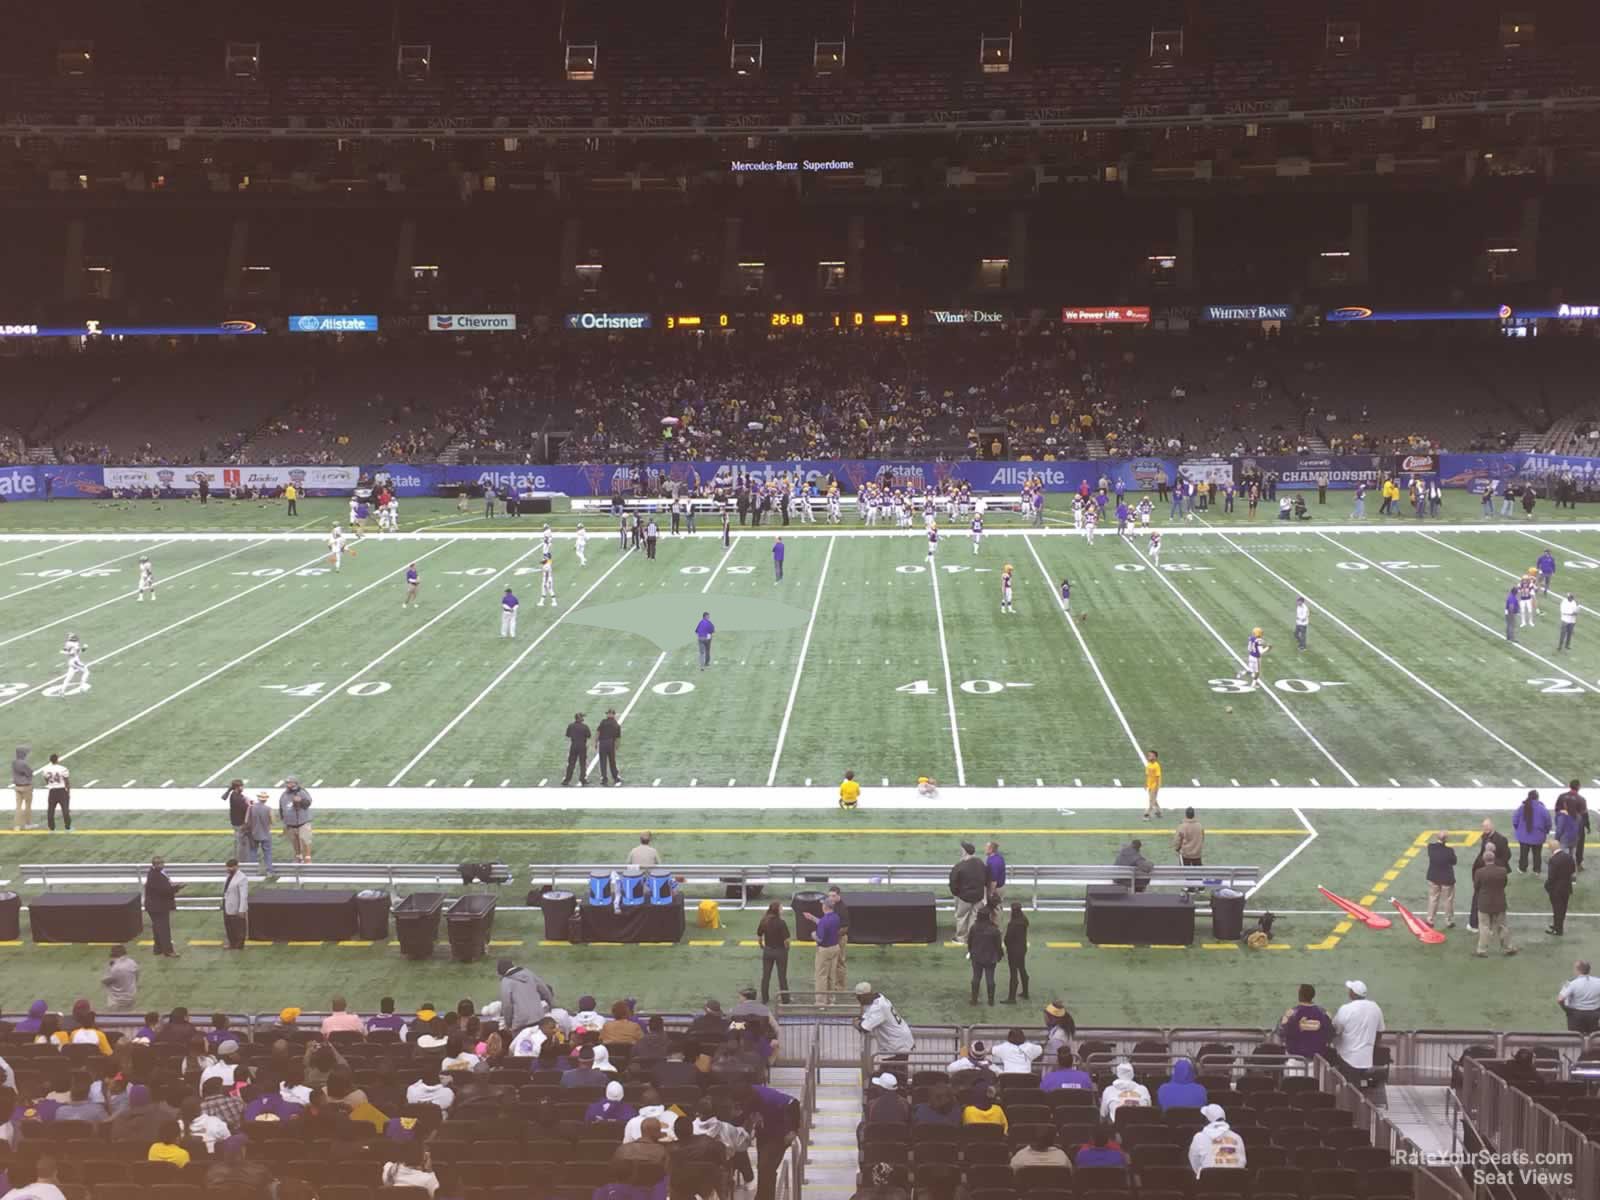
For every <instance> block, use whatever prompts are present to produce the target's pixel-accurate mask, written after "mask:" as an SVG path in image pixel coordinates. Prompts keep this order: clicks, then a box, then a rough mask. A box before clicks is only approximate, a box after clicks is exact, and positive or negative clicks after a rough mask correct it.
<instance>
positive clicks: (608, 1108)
mask: <svg viewBox="0 0 1600 1200" xmlns="http://www.w3.org/2000/svg"><path fill="white" fill-rule="evenodd" d="M638 1115H639V1110H638V1109H637V1108H635V1107H634V1106H633V1105H631V1104H629V1103H628V1102H627V1101H626V1100H624V1099H623V1098H622V1084H621V1083H620V1082H619V1081H618V1080H615V1079H613V1080H612V1081H611V1082H610V1083H608V1084H606V1098H605V1099H604V1100H596V1101H595V1102H594V1103H593V1104H591V1105H589V1107H588V1108H587V1109H585V1110H584V1113H583V1119H584V1120H585V1121H586V1122H590V1121H622V1122H624V1123H626V1122H628V1121H631V1120H633V1119H634V1118H635V1117H637V1116H638Z"/></svg>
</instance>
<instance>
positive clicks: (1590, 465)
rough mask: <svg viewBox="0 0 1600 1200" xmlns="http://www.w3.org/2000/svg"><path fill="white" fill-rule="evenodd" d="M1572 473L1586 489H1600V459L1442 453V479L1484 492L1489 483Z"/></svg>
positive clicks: (1540, 479) (1454, 485)
mask: <svg viewBox="0 0 1600 1200" xmlns="http://www.w3.org/2000/svg"><path fill="white" fill-rule="evenodd" d="M1568 474H1570V475H1571V477H1572V481H1573V482H1574V483H1576V484H1577V485H1578V486H1579V487H1581V488H1584V489H1586V490H1594V489H1596V488H1600V458H1585V457H1581V456H1578V455H1574V454H1441V455H1440V456H1439V482H1440V483H1441V484H1443V485H1444V486H1445V487H1451V488H1467V489H1469V490H1471V491H1475V492H1481V491H1482V490H1483V489H1484V487H1485V486H1486V485H1487V484H1489V483H1490V482H1498V483H1502V484H1503V483H1506V482H1523V481H1527V482H1532V483H1535V484H1537V483H1540V482H1543V481H1544V480H1547V479H1549V478H1550V477H1551V476H1552V475H1554V476H1557V477H1560V476H1562V475H1568Z"/></svg>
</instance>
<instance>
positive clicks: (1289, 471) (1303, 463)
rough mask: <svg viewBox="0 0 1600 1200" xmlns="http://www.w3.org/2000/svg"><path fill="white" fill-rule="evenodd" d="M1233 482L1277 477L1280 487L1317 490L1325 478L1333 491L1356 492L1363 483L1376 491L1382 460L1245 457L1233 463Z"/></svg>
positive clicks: (1371, 456) (1361, 457)
mask: <svg viewBox="0 0 1600 1200" xmlns="http://www.w3.org/2000/svg"><path fill="white" fill-rule="evenodd" d="M1233 469H1234V478H1235V479H1239V478H1242V477H1243V476H1245V475H1250V474H1258V475H1262V476H1265V475H1267V474H1272V475H1275V476H1276V477H1277V480H1278V486H1279V487H1281V488H1287V489H1290V490H1293V489H1295V488H1314V487H1316V486H1317V485H1318V483H1319V481H1320V480H1321V479H1322V478H1324V477H1326V478H1327V480H1328V486H1329V487H1330V488H1333V489H1336V490H1338V489H1348V488H1354V487H1355V486H1356V485H1357V484H1360V483H1364V484H1366V485H1367V486H1368V487H1376V486H1377V484H1378V481H1379V480H1380V479H1382V478H1383V470H1382V467H1381V466H1380V465H1379V458H1378V456H1377V455H1375V454H1344V455H1323V456H1321V457H1308V456H1305V455H1292V454H1288V455H1285V454H1245V455H1241V456H1240V457H1238V458H1235V459H1234V460H1233Z"/></svg>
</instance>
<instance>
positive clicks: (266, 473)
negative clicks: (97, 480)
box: [103, 465, 361, 496]
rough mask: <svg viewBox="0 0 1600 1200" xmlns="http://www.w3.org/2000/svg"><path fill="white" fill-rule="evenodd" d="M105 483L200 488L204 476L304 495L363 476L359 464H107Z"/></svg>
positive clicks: (225, 485) (220, 485)
mask: <svg viewBox="0 0 1600 1200" xmlns="http://www.w3.org/2000/svg"><path fill="white" fill-rule="evenodd" d="M103 471H104V483H105V486H106V487H107V488H110V489H113V490H115V491H120V492H126V491H142V490H144V489H147V488H148V489H154V490H155V491H158V492H196V491H199V490H200V477H201V476H204V477H205V479H206V482H207V483H209V484H210V485H211V490H212V491H214V492H226V491H227V490H228V489H229V488H249V489H250V490H252V491H262V490H266V491H276V490H278V489H279V488H282V487H286V486H288V485H289V484H291V483H292V484H294V486H295V487H296V488H297V489H299V490H300V492H301V493H302V494H303V495H307V496H312V495H325V494H328V493H330V492H334V493H344V492H348V491H350V490H351V489H353V488H354V487H355V486H356V480H357V479H358V478H359V477H360V473H361V472H360V468H358V467H310V466H306V467H297V466H286V467H250V466H205V465H202V466H186V467H105V468H103Z"/></svg>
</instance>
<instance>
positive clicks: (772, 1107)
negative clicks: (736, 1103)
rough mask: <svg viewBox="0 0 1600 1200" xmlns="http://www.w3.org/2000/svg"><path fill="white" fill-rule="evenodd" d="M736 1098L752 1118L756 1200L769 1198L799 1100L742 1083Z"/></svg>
mask: <svg viewBox="0 0 1600 1200" xmlns="http://www.w3.org/2000/svg"><path fill="white" fill-rule="evenodd" d="M739 1099H740V1101H741V1102H742V1104H743V1107H744V1109H745V1111H746V1112H747V1113H749V1114H750V1116H751V1117H753V1118H755V1119H756V1130H755V1134H756V1155H757V1159H756V1200H772V1197H773V1193H774V1191H775V1190H776V1187H777V1182H778V1164H779V1163H780V1162H782V1161H783V1155H784V1151H785V1150H787V1149H788V1148H789V1144H790V1143H791V1142H792V1141H794V1138H795V1130H796V1128H797V1127H798V1121H799V1113H800V1102H799V1101H798V1100H796V1099H795V1098H794V1097H793V1096H791V1095H789V1094H788V1093H786V1092H780V1091H778V1090H777V1089H776V1088H769V1087H766V1086H764V1085H762V1084H747V1085H745V1088H744V1090H743V1091H742V1092H741V1093H740V1096H739Z"/></svg>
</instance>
